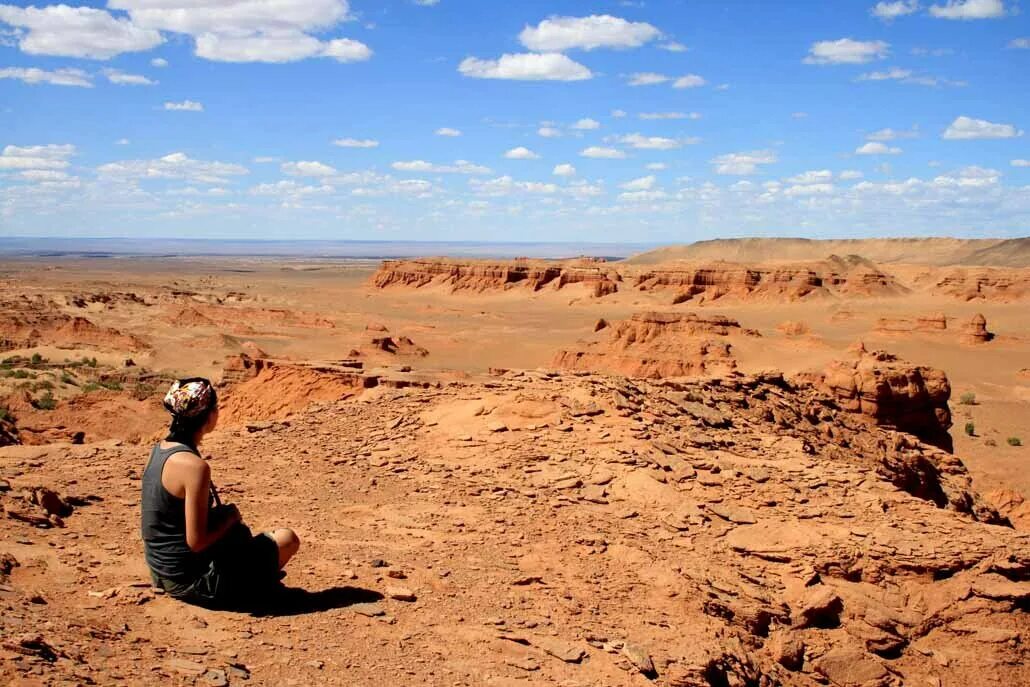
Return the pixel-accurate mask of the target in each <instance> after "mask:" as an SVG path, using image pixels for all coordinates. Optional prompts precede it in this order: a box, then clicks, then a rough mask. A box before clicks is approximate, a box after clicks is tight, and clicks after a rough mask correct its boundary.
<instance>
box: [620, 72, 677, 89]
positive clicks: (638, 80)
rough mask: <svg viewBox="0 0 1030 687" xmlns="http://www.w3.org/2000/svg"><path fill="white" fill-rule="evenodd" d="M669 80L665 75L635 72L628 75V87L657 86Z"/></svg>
mask: <svg viewBox="0 0 1030 687" xmlns="http://www.w3.org/2000/svg"><path fill="white" fill-rule="evenodd" d="M668 80H669V77H667V76H666V75H665V74H656V73H655V72H635V73H633V74H630V75H629V81H628V82H627V83H629V85H630V86H657V85H658V84H660V83H665V82H666V81H668Z"/></svg>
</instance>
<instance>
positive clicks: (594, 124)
mask: <svg viewBox="0 0 1030 687" xmlns="http://www.w3.org/2000/svg"><path fill="white" fill-rule="evenodd" d="M572 128H573V129H578V130H580V131H590V130H592V129H600V128H601V122H599V121H597V120H595V119H590V118H589V117H586V118H583V119H581V120H579V121H578V122H576V123H575V124H573V125H572Z"/></svg>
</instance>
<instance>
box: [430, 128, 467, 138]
mask: <svg viewBox="0 0 1030 687" xmlns="http://www.w3.org/2000/svg"><path fill="white" fill-rule="evenodd" d="M433 133H435V134H436V135H437V136H448V137H450V138H456V137H458V136H461V131H459V130H458V129H452V128H450V127H448V126H442V127H440V128H439V129H437V130H436V131H435V132H433Z"/></svg>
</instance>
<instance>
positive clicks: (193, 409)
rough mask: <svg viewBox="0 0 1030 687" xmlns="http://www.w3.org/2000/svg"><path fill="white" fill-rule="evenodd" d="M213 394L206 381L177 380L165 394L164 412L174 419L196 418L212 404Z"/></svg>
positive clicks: (209, 383)
mask: <svg viewBox="0 0 1030 687" xmlns="http://www.w3.org/2000/svg"><path fill="white" fill-rule="evenodd" d="M214 398H215V393H214V388H212V386H211V382H209V381H208V380H206V379H201V378H199V377H198V378H194V379H177V380H176V381H174V382H172V387H171V388H170V389H169V390H168V393H167V394H165V398H164V406H165V410H167V411H168V412H169V413H171V414H172V415H173V416H175V417H186V418H191V417H197V416H199V415H203V414H204V413H205V412H207V411H208V410H209V409H210V408H211V406H212V404H213V403H214Z"/></svg>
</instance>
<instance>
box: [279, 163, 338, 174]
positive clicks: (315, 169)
mask: <svg viewBox="0 0 1030 687" xmlns="http://www.w3.org/2000/svg"><path fill="white" fill-rule="evenodd" d="M279 169H280V170H281V171H282V173H283V174H285V175H287V176H291V177H331V176H334V175H335V174H336V169H335V168H334V167H330V166H329V165H327V164H325V163H324V162H318V161H317V160H300V161H297V162H284V163H282V164H281V165H280V166H279Z"/></svg>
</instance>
